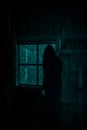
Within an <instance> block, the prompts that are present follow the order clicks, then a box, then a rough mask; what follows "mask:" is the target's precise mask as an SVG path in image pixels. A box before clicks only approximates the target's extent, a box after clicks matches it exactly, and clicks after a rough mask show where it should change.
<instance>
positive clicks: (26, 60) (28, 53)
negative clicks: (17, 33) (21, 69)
mask: <svg viewBox="0 0 87 130" xmlns="http://www.w3.org/2000/svg"><path fill="white" fill-rule="evenodd" d="M36 54H37V51H36V45H20V63H21V64H36V62H37V55H36Z"/></svg>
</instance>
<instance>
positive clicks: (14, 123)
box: [8, 90, 87, 130]
mask: <svg viewBox="0 0 87 130" xmlns="http://www.w3.org/2000/svg"><path fill="white" fill-rule="evenodd" d="M12 108H13V109H12V111H10V112H9V115H8V128H9V130H15V129H16V130H20V129H24V130H34V129H35V130H36V129H40V130H41V129H46V128H47V126H48V127H49V128H50V127H51V129H52V127H53V129H54V130H62V129H64V130H67V129H70V130H84V129H85V128H87V123H86V121H87V116H86V115H87V112H86V110H87V109H86V108H87V105H86V104H84V107H83V108H84V111H83V112H84V113H83V115H84V116H82V117H81V116H80V115H79V112H78V107H77V106H76V104H68V103H61V107H60V109H59V106H57V108H56V118H55V119H56V121H54V118H49V120H50V119H52V120H50V123H48V124H49V125H46V123H45V119H46V115H47V113H45V111H44V103H43V96H41V95H40V93H39V92H38V94H36V92H34V91H32V90H31V91H29V92H28V91H25V90H21V92H20V91H16V94H15V96H14V102H13V105H12ZM53 122H54V123H53ZM84 127H85V128H84Z"/></svg>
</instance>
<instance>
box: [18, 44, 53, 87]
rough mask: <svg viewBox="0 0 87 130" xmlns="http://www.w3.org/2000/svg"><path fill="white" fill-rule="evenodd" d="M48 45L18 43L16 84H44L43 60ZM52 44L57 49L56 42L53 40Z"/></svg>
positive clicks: (38, 85)
mask: <svg viewBox="0 0 87 130" xmlns="http://www.w3.org/2000/svg"><path fill="white" fill-rule="evenodd" d="M47 45H48V44H47V43H32V44H31V43H27V44H26V43H25V44H23V43H22V44H19V43H18V44H17V45H16V86H19V85H21V86H33V87H35V86H37V87H41V86H42V84H43V67H42V60H43V54H44V50H45V48H46V46H47ZM51 45H52V46H53V48H54V49H55V43H54V42H52V43H51Z"/></svg>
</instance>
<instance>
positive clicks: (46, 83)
mask: <svg viewBox="0 0 87 130" xmlns="http://www.w3.org/2000/svg"><path fill="white" fill-rule="evenodd" d="M43 71H44V79H43V88H44V89H45V115H46V116H45V121H46V125H48V126H50V127H52V126H51V125H53V127H55V125H56V121H57V119H56V100H57V101H58V100H59V101H60V94H61V72H62V61H61V60H60V58H58V57H57V56H56V55H55V51H54V49H53V47H52V46H51V45H48V46H47V47H46V49H45V52H44V56H43ZM59 107H60V106H59Z"/></svg>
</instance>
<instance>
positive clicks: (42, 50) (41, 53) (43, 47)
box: [39, 44, 55, 64]
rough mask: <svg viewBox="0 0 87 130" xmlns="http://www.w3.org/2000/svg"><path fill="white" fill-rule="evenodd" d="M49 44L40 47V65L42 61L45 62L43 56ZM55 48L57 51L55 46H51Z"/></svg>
mask: <svg viewBox="0 0 87 130" xmlns="http://www.w3.org/2000/svg"><path fill="white" fill-rule="evenodd" d="M47 45H48V44H41V45H39V64H42V60H43V54H44V51H45V48H46V46H47ZM51 45H52V46H53V48H54V49H55V44H51Z"/></svg>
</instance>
